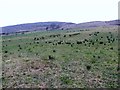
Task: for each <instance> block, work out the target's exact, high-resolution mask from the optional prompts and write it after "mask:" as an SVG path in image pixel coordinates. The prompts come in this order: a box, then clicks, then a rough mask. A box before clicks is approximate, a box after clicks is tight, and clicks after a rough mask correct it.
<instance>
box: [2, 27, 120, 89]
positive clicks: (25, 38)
mask: <svg viewBox="0 0 120 90" xmlns="http://www.w3.org/2000/svg"><path fill="white" fill-rule="evenodd" d="M114 28H115V27H111V28H107V27H106V28H105V27H104V28H102V27H100V28H96V29H89V30H88V31H85V30H82V31H81V30H78V29H76V30H75V29H74V30H67V31H64V30H62V31H57V30H55V31H41V32H32V33H25V34H17V35H11V36H3V40H2V41H3V42H2V45H3V47H2V58H3V87H4V88H6V87H7V88H8V87H23V88H26V87H30V88H35V87H36V88H38V87H59V88H62V87H77V88H84V87H88V88H90V87H92V88H95V87H98V88H111V87H112V88H116V87H117V86H118V84H117V79H118V78H117V75H118V73H117V68H118V40H117V39H118V34H117V28H116V29H115V30H114ZM97 32H99V33H98V34H97ZM75 33H79V34H77V35H75ZM96 34H97V35H96ZM54 35H58V37H57V36H54ZM65 35H66V37H65ZM70 35H71V36H70ZM107 36H108V37H109V40H108V38H107ZM42 37H44V39H40V38H42ZM101 37H102V38H101ZM34 38H39V40H34ZM85 39H86V40H87V41H85ZM113 39H114V40H113ZM96 40H97V41H96ZM60 41H61V44H58V42H60ZM80 41H81V42H82V44H77V42H80ZM84 41H85V43H83V42H84ZM109 41H110V43H109ZM100 42H103V44H100Z"/></svg>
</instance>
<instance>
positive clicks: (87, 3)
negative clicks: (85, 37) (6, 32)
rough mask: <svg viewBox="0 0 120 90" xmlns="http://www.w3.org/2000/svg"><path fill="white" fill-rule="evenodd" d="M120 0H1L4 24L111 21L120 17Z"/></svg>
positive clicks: (0, 9)
mask: <svg viewBox="0 0 120 90" xmlns="http://www.w3.org/2000/svg"><path fill="white" fill-rule="evenodd" d="M118 1H119V0H0V11H1V12H0V26H7V25H15V24H21V23H33V22H45V21H63V22H74V23H81V22H89V21H106V20H107V21H109V20H115V19H117V18H118Z"/></svg>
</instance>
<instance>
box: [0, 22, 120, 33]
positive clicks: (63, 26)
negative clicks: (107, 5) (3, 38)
mask: <svg viewBox="0 0 120 90" xmlns="http://www.w3.org/2000/svg"><path fill="white" fill-rule="evenodd" d="M115 25H120V20H113V21H94V22H85V23H79V24H76V23H70V22H37V23H26V24H18V25H12V26H5V27H2V31H1V32H0V34H11V33H21V32H32V31H40V30H67V29H74V28H80V29H82V28H93V27H100V26H108V27H109V26H115Z"/></svg>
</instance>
